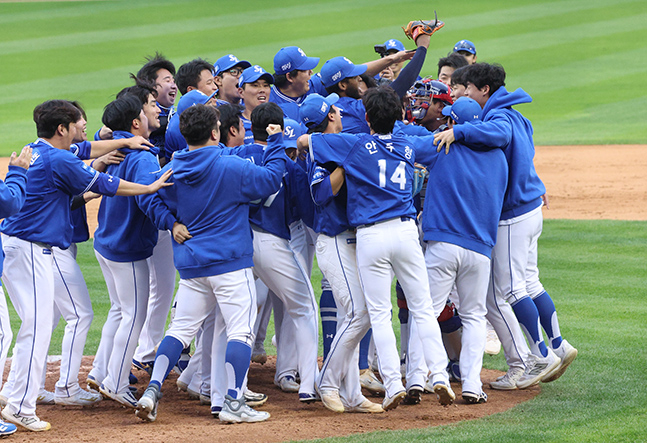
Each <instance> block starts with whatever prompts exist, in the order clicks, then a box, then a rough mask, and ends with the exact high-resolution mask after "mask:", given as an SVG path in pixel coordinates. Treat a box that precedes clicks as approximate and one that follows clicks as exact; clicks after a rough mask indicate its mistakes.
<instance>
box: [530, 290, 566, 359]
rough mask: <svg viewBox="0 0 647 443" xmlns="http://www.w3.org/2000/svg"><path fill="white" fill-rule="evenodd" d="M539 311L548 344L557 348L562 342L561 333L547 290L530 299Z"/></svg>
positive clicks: (553, 304) (553, 305)
mask: <svg viewBox="0 0 647 443" xmlns="http://www.w3.org/2000/svg"><path fill="white" fill-rule="evenodd" d="M532 301H533V302H534V303H535V306H536V307H537V311H539V320H540V321H541V326H542V328H544V331H546V335H547V336H548V340H550V346H551V347H552V348H553V349H557V348H559V346H560V345H561V344H562V333H561V332H560V330H559V321H558V320H557V311H556V310H555V303H553V299H552V298H550V295H548V292H546V291H544V292H542V293H541V294H539V295H538V296H537V297H536V298H534V299H533V300H532Z"/></svg>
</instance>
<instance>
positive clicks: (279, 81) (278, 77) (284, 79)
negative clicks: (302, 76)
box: [273, 69, 303, 89]
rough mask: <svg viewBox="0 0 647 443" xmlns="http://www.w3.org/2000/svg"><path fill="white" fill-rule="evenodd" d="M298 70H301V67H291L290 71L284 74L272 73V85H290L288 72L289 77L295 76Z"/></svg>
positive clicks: (284, 86)
mask: <svg viewBox="0 0 647 443" xmlns="http://www.w3.org/2000/svg"><path fill="white" fill-rule="evenodd" d="M299 71H303V69H293V70H291V71H290V72H287V73H285V74H277V73H276V72H275V73H274V76H273V77H274V86H276V87H277V88H279V89H283V88H286V87H288V86H289V85H290V82H289V81H288V74H290V77H296V76H297V75H298V74H299Z"/></svg>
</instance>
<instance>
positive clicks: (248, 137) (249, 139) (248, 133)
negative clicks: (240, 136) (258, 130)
mask: <svg viewBox="0 0 647 443" xmlns="http://www.w3.org/2000/svg"><path fill="white" fill-rule="evenodd" d="M240 119H241V120H242V121H243V126H244V127H245V144H246V145H251V144H252V143H254V134H253V133H252V122H251V120H248V119H246V118H245V117H243V116H242V115H241V116H240Z"/></svg>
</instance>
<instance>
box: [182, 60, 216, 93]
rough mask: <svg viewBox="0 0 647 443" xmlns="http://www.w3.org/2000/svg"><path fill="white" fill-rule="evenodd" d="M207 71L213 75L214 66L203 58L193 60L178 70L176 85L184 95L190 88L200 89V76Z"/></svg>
mask: <svg viewBox="0 0 647 443" xmlns="http://www.w3.org/2000/svg"><path fill="white" fill-rule="evenodd" d="M205 69H206V70H208V71H209V72H211V74H212V75H213V65H212V64H211V63H209V62H208V61H206V60H204V59H201V58H196V59H195V60H191V61H190V62H188V63H185V64H183V65H182V66H180V67H179V68H178V70H177V74H176V75H175V84H176V85H177V88H178V89H179V90H180V92H181V93H182V95H184V94H186V93H187V88H188V87H189V86H193V87H194V88H197V87H198V82H199V81H200V74H202V71H204V70H205Z"/></svg>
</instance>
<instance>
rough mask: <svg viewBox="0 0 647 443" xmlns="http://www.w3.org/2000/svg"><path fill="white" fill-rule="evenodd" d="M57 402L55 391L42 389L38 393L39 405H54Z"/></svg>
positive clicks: (37, 401) (37, 402) (37, 400)
mask: <svg viewBox="0 0 647 443" xmlns="http://www.w3.org/2000/svg"><path fill="white" fill-rule="evenodd" d="M54 403H55V399H54V393H53V392H50V391H46V390H44V389H43V390H42V391H40V392H39V393H38V398H37V399H36V404H37V405H53V404H54Z"/></svg>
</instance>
